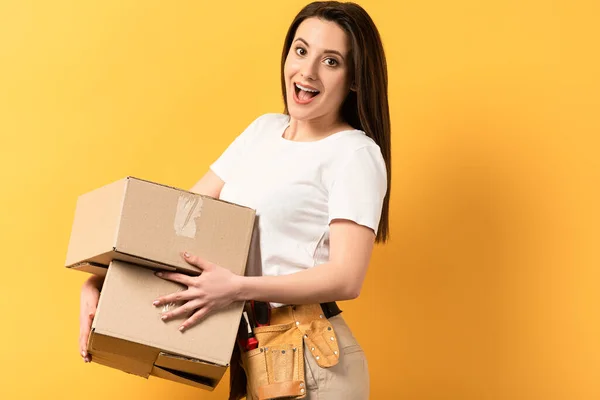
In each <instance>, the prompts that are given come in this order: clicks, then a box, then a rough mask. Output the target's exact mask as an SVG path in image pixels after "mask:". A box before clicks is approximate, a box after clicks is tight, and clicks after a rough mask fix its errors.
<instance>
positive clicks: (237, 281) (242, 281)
mask: <svg viewBox="0 0 600 400" xmlns="http://www.w3.org/2000/svg"><path fill="white" fill-rule="evenodd" d="M247 281H248V278H247V277H246V276H242V275H234V278H233V298H234V300H235V301H246V300H250V299H248V298H246V297H247V296H246V282H247Z"/></svg>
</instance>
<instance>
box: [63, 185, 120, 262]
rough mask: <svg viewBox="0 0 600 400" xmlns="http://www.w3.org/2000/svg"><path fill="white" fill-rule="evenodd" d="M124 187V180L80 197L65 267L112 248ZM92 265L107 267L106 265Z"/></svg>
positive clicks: (104, 252)
mask: <svg viewBox="0 0 600 400" xmlns="http://www.w3.org/2000/svg"><path fill="white" fill-rule="evenodd" d="M126 183H127V180H126V179H121V180H119V181H117V182H113V183H110V184H108V185H106V186H103V187H101V188H98V189H96V190H93V191H91V192H89V193H85V194H83V195H81V196H79V198H78V199H77V206H76V208H75V218H74V220H73V228H72V230H71V238H70V240H69V246H68V249H67V257H66V261H65V265H66V266H67V267H69V266H72V265H74V264H77V263H80V262H82V261H86V260H89V259H91V258H92V257H96V256H98V255H99V254H106V253H107V252H109V251H110V250H111V249H113V248H114V245H115V242H116V234H117V229H118V224H119V220H120V217H119V215H120V214H121V210H122V206H123V196H124V194H125V187H126ZM94 261H96V262H99V263H101V264H106V265H108V261H107V262H100V261H99V260H94ZM109 261H110V260H109Z"/></svg>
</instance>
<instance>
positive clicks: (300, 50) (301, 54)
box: [296, 47, 306, 56]
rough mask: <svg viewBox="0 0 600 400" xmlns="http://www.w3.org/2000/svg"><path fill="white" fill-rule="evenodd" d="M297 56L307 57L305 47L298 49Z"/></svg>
mask: <svg viewBox="0 0 600 400" xmlns="http://www.w3.org/2000/svg"><path fill="white" fill-rule="evenodd" d="M296 54H298V55H299V56H303V55H306V50H305V49H304V48H303V47H296Z"/></svg>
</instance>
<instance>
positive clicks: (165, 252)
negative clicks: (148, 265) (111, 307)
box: [116, 178, 255, 275]
mask: <svg viewBox="0 0 600 400" xmlns="http://www.w3.org/2000/svg"><path fill="white" fill-rule="evenodd" d="M254 218H255V211H254V210H252V209H250V208H247V207H242V206H237V205H232V204H229V203H225V202H222V201H220V200H216V199H213V198H212V197H208V196H202V195H199V194H195V193H191V192H187V191H183V190H179V189H174V188H171V187H168V186H164V185H160V184H156V183H151V182H147V181H142V180H139V179H135V178H129V184H128V185H127V193H126V195H125V200H124V203H123V213H122V216H121V224H120V228H119V235H118V239H117V245H116V250H117V251H118V252H120V253H124V254H128V255H131V256H133V257H141V258H144V259H147V260H153V261H156V262H159V263H162V264H166V265H171V266H174V267H176V268H177V269H178V270H179V271H180V272H183V273H187V274H190V275H199V274H200V272H201V271H200V269H199V268H197V267H194V266H191V265H189V264H188V263H186V262H185V261H184V260H183V259H182V257H181V252H183V251H189V252H191V253H193V254H196V255H199V256H201V257H203V258H205V259H207V260H209V261H211V262H214V263H216V264H219V265H221V266H223V267H224V268H227V269H229V270H231V271H232V272H234V273H235V274H238V275H243V274H244V271H245V267H246V261H247V256H248V249H249V247H250V238H251V235H252V231H253V228H254Z"/></svg>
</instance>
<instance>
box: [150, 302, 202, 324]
mask: <svg viewBox="0 0 600 400" xmlns="http://www.w3.org/2000/svg"><path fill="white" fill-rule="evenodd" d="M202 304H203V302H202V301H201V300H198V299H196V300H192V301H188V302H187V303H185V304H184V305H182V306H180V307H177V308H176V309H174V310H173V311H169V312H166V313H164V314H163V315H162V316H161V317H160V319H162V320H163V321H169V320H172V319H174V318H178V317H182V316H186V315H188V314H190V313H192V312H194V310H196V309H197V308H200V307H201V306H202Z"/></svg>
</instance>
